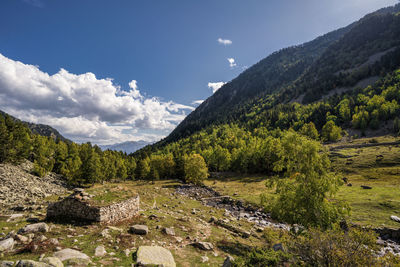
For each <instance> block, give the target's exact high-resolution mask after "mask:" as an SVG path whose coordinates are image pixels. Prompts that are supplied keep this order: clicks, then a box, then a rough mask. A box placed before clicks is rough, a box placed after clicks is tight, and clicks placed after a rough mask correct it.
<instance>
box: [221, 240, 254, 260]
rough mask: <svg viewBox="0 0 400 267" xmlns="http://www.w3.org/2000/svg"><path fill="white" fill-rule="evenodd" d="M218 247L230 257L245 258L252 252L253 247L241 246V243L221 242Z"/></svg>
mask: <svg viewBox="0 0 400 267" xmlns="http://www.w3.org/2000/svg"><path fill="white" fill-rule="evenodd" d="M217 247H218V248H219V249H220V250H222V251H224V252H225V253H228V254H230V255H236V256H244V255H245V254H246V253H247V252H249V251H251V250H252V249H253V248H255V247H253V246H248V245H244V244H241V243H239V242H232V241H227V240H221V241H218V242H217Z"/></svg>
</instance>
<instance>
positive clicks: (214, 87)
mask: <svg viewBox="0 0 400 267" xmlns="http://www.w3.org/2000/svg"><path fill="white" fill-rule="evenodd" d="M224 84H225V83H224V82H215V83H208V87H209V88H211V89H212V91H213V93H215V92H216V91H217V90H218V89H219V88H221V87H222V86H223V85H224Z"/></svg>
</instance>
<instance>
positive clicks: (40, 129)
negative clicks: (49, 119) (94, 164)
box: [0, 110, 71, 142]
mask: <svg viewBox="0 0 400 267" xmlns="http://www.w3.org/2000/svg"><path fill="white" fill-rule="evenodd" d="M0 115H3V116H5V115H7V116H9V117H10V118H12V119H13V120H17V121H20V120H19V119H17V118H15V117H13V116H11V115H9V114H7V113H5V112H4V111H1V110H0ZM21 122H22V123H23V124H24V125H26V126H27V127H28V128H29V129H30V130H31V131H32V133H33V134H38V135H42V136H47V137H51V138H52V139H54V140H61V141H63V142H71V141H70V140H68V139H67V138H65V137H64V136H62V135H61V134H60V133H59V132H58V131H57V130H56V129H54V128H53V127H51V126H49V125H45V124H36V123H31V122H26V121H21Z"/></svg>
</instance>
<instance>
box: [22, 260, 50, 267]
mask: <svg viewBox="0 0 400 267" xmlns="http://www.w3.org/2000/svg"><path fill="white" fill-rule="evenodd" d="M15 266H16V267H52V266H51V265H49V264H47V263H44V262H38V261H32V260H20V261H18V262H17V265H15Z"/></svg>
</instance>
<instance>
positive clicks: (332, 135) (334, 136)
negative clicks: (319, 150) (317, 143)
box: [322, 121, 342, 141]
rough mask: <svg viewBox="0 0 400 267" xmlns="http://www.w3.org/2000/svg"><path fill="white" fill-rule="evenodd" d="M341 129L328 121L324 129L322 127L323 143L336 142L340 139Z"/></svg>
mask: <svg viewBox="0 0 400 267" xmlns="http://www.w3.org/2000/svg"><path fill="white" fill-rule="evenodd" d="M341 133H342V129H341V128H340V127H339V126H336V124H335V123H334V122H333V121H328V122H327V123H326V124H325V125H324V127H322V139H323V140H324V141H338V140H339V139H341V138H342V134H341Z"/></svg>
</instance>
